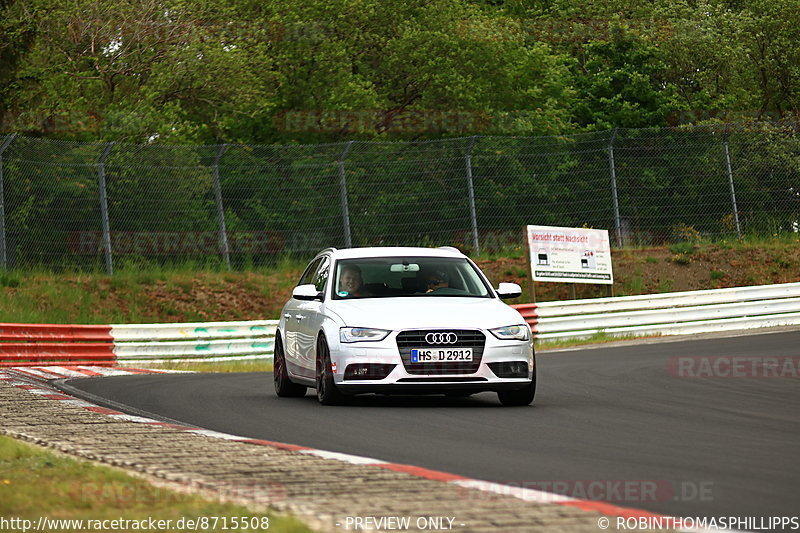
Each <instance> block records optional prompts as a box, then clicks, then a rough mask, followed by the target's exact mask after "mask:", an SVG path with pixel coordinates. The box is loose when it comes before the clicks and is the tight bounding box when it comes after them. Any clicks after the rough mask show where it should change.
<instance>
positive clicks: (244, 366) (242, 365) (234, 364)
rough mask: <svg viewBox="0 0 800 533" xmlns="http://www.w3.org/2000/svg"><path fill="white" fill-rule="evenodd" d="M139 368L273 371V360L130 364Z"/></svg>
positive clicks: (202, 370)
mask: <svg viewBox="0 0 800 533" xmlns="http://www.w3.org/2000/svg"><path fill="white" fill-rule="evenodd" d="M130 366H133V367H138V368H153V369H163V370H185V371H187V372H223V373H229V372H272V360H266V359H254V360H252V361H208V362H205V361H204V362H193V363H184V362H178V361H175V362H169V363H144V362H143V363H141V364H134V365H130Z"/></svg>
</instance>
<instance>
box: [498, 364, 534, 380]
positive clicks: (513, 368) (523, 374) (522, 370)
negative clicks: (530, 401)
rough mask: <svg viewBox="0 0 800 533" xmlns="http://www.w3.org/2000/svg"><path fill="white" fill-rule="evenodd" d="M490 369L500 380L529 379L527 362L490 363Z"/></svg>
mask: <svg viewBox="0 0 800 533" xmlns="http://www.w3.org/2000/svg"><path fill="white" fill-rule="evenodd" d="M489 368H490V369H491V370H492V372H494V375H495V376H497V377H498V378H527V377H528V363H527V362H526V361H505V362H502V363H489Z"/></svg>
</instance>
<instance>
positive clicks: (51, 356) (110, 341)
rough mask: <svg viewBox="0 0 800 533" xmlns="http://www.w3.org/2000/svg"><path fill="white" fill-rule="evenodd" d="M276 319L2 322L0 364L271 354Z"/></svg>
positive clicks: (207, 358) (104, 362)
mask: <svg viewBox="0 0 800 533" xmlns="http://www.w3.org/2000/svg"><path fill="white" fill-rule="evenodd" d="M277 324H278V321H277V320H253V321H245V322H207V323H190V324H115V325H104V326H81V325H50V324H0V366H40V365H46V364H54V363H58V364H62V365H70V366H79V365H93V366H98V365H100V366H112V365H115V364H120V363H126V362H131V363H141V362H143V361H148V362H165V361H218V360H241V359H257V358H271V357H272V350H273V346H274V338H275V328H276V326H277Z"/></svg>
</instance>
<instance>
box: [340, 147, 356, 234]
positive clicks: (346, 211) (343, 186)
mask: <svg viewBox="0 0 800 533" xmlns="http://www.w3.org/2000/svg"><path fill="white" fill-rule="evenodd" d="M352 146H353V141H348V143H347V144H346V145H345V147H344V150H343V151H342V154H341V155H340V156H339V161H338V163H339V194H340V196H341V199H342V221H343V223H344V246H345V248H352V246H353V238H352V236H351V235H350V207H349V205H348V203H347V179H346V178H345V174H344V158H345V157H347V153H348V152H349V151H350V148H351V147H352Z"/></svg>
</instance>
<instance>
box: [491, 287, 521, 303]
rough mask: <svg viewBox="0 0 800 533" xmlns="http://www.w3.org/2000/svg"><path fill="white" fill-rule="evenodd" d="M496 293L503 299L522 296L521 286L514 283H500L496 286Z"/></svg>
mask: <svg viewBox="0 0 800 533" xmlns="http://www.w3.org/2000/svg"><path fill="white" fill-rule="evenodd" d="M497 295H498V296H499V297H500V298H502V299H503V300H510V299H511V298H519V297H520V296H522V287H520V286H519V285H517V284H516V283H501V284H500V285H499V286H498V287H497Z"/></svg>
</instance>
